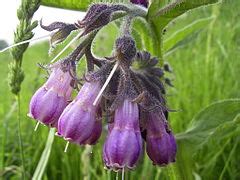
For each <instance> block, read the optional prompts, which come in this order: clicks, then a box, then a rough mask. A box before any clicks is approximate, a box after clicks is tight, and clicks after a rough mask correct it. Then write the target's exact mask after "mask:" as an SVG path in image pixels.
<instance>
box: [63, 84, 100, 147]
mask: <svg viewBox="0 0 240 180" xmlns="http://www.w3.org/2000/svg"><path fill="white" fill-rule="evenodd" d="M100 88H101V87H100V83H99V82H98V81H96V82H86V83H85V84H84V85H83V87H82V88H81V90H80V92H79V93H78V95H77V97H76V99H75V100H73V102H71V103H70V104H69V105H68V106H67V107H66V109H65V110H64V111H63V113H62V115H61V116H60V118H59V122H58V135H59V136H62V137H64V139H66V140H68V141H70V142H74V143H77V144H80V145H85V144H90V145H91V144H95V143H96V142H97V140H98V139H99V137H100V135H101V132H102V124H101V109H100V106H99V102H98V103H97V104H96V105H95V106H94V105H93V102H94V100H95V98H96V96H97V95H98V93H99V91H100Z"/></svg>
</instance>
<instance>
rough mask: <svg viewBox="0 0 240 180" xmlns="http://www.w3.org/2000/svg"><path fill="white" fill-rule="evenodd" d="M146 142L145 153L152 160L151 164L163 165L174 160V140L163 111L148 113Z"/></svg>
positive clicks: (175, 150)
mask: <svg viewBox="0 0 240 180" xmlns="http://www.w3.org/2000/svg"><path fill="white" fill-rule="evenodd" d="M146 144H147V146H146V148H147V154H148V156H149V157H150V159H151V160H152V161H153V164H156V165H160V166H165V165H167V164H169V163H171V162H175V158H176V152H177V145H176V140H175V138H174V136H173V134H172V132H171V131H170V130H169V128H168V124H167V121H166V119H165V116H164V114H163V113H155V112H151V113H149V115H148V119H147V136H146Z"/></svg>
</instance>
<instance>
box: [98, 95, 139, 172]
mask: <svg viewBox="0 0 240 180" xmlns="http://www.w3.org/2000/svg"><path fill="white" fill-rule="evenodd" d="M110 126H111V127H110V128H109V134H108V137H107V140H106V142H105V144H104V148H103V160H104V163H105V165H106V167H107V168H110V169H113V170H119V169H125V168H128V169H133V168H134V167H135V166H136V164H137V162H138V160H139V159H140V156H141V154H142V146H143V145H142V138H141V133H140V128H139V110H138V105H137V104H136V103H133V102H131V101H130V100H128V99H126V100H124V103H123V104H122V106H120V107H119V108H118V109H117V110H116V111H115V116H114V123H113V124H111V125H110Z"/></svg>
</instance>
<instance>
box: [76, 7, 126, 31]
mask: <svg viewBox="0 0 240 180" xmlns="http://www.w3.org/2000/svg"><path fill="white" fill-rule="evenodd" d="M127 10H128V8H127V7H125V6H123V5H119V4H117V5H107V4H93V5H92V6H91V7H90V8H89V9H88V11H87V14H86V16H85V17H84V18H83V20H82V21H78V22H77V23H76V26H78V27H79V28H84V31H83V33H82V35H86V34H88V33H90V32H92V31H94V30H98V29H100V28H102V27H103V26H105V25H107V24H108V23H109V22H110V21H111V19H112V15H113V14H114V12H117V11H127Z"/></svg>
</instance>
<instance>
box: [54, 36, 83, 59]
mask: <svg viewBox="0 0 240 180" xmlns="http://www.w3.org/2000/svg"><path fill="white" fill-rule="evenodd" d="M81 35H82V34H81V33H79V34H78V35H77V36H75V37H74V38H73V39H72V40H71V41H70V42H69V43H68V44H67V45H66V46H65V47H64V48H63V49H62V50H61V51H60V52H59V53H58V54H57V55H56V56H55V57H54V58H53V59H52V60H51V63H53V62H54V61H56V59H57V58H58V57H59V56H60V55H61V54H62V53H64V51H66V50H67V48H69V46H71V44H72V43H74V42H75V41H76V40H77V39H78V38H79V37H80V36H81Z"/></svg>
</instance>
